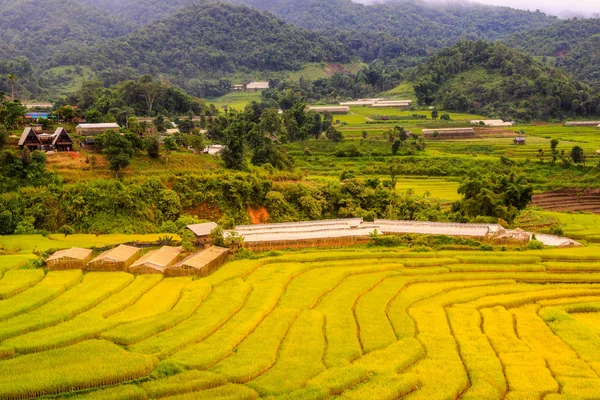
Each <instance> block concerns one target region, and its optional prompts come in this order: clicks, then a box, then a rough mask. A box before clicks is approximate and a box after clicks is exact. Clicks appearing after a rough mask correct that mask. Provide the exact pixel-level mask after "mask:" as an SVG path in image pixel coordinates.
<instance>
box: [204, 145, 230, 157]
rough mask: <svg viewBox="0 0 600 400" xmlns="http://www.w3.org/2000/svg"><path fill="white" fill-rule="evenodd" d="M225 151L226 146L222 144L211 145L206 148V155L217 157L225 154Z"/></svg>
mask: <svg viewBox="0 0 600 400" xmlns="http://www.w3.org/2000/svg"><path fill="white" fill-rule="evenodd" d="M223 149H225V146H223V145H221V144H211V145H209V146H206V147H205V148H204V154H209V155H211V156H216V155H218V154H221V152H223Z"/></svg>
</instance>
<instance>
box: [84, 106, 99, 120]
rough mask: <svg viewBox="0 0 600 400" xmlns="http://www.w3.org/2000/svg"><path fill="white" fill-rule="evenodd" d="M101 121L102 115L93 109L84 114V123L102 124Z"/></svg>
mask: <svg viewBox="0 0 600 400" xmlns="http://www.w3.org/2000/svg"><path fill="white" fill-rule="evenodd" d="M102 120H103V117H102V113H101V112H100V111H98V110H96V109H95V108H90V109H89V110H87V111H86V113H85V121H86V122H88V123H90V124H96V123H98V122H102Z"/></svg>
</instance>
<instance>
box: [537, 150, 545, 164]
mask: <svg viewBox="0 0 600 400" xmlns="http://www.w3.org/2000/svg"><path fill="white" fill-rule="evenodd" d="M538 158H539V159H540V162H541V163H543V162H544V150H543V149H538Z"/></svg>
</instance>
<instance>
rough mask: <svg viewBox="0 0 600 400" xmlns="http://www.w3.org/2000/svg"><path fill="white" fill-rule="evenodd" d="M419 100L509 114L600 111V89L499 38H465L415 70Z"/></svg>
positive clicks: (565, 114)
mask: <svg viewBox="0 0 600 400" xmlns="http://www.w3.org/2000/svg"><path fill="white" fill-rule="evenodd" d="M414 79H415V93H416V95H417V98H418V100H419V103H421V104H426V105H436V106H438V107H440V108H442V109H444V110H456V111H467V112H473V113H477V114H483V115H489V116H494V117H501V118H505V119H521V120H530V119H542V120H543V119H551V118H557V119H562V118H565V117H568V116H590V115H594V114H600V107H599V104H600V98H599V97H598V93H597V92H596V93H595V94H594V93H593V92H592V90H591V89H590V88H589V87H588V86H586V85H585V84H583V83H581V82H580V81H578V80H577V79H575V78H573V77H571V76H570V75H568V74H567V73H565V72H563V71H562V70H560V69H557V68H553V67H549V66H547V65H545V64H543V63H541V62H538V61H536V60H534V59H533V58H532V57H531V56H529V55H526V54H524V53H521V52H519V51H517V50H514V49H511V48H508V47H506V46H505V45H503V44H500V43H491V42H484V41H478V42H473V41H461V42H459V43H457V44H456V45H455V46H452V47H449V48H446V49H443V50H441V51H440V52H439V53H437V54H435V55H434V56H433V57H431V58H430V60H429V61H428V62H427V63H425V64H423V65H422V66H420V67H419V68H418V69H417V70H416V71H415V72H414Z"/></svg>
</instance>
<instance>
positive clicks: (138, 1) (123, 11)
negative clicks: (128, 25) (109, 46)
mask: <svg viewBox="0 0 600 400" xmlns="http://www.w3.org/2000/svg"><path fill="white" fill-rule="evenodd" d="M78 1H79V2H80V3H82V4H86V5H90V6H95V7H98V8H101V9H103V10H106V11H109V12H111V13H112V14H115V15H118V16H119V17H121V18H123V19H125V20H127V21H132V22H135V23H137V24H141V25H143V24H147V23H148V22H151V21H156V20H158V19H161V18H165V17H168V16H170V15H173V14H175V13H176V12H177V11H179V10H180V9H181V8H183V7H185V6H187V5H190V4H195V3H199V2H201V1H203V0H78Z"/></svg>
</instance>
